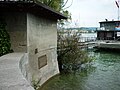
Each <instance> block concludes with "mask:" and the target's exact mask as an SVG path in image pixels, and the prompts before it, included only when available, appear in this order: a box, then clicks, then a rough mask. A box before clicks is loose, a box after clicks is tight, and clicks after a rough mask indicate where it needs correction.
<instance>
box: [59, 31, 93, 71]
mask: <svg viewBox="0 0 120 90" xmlns="http://www.w3.org/2000/svg"><path fill="white" fill-rule="evenodd" d="M61 33H62V32H59V33H58V52H57V53H58V63H59V69H60V71H63V72H73V71H76V70H78V69H79V68H80V66H81V65H82V64H84V63H88V62H90V61H91V58H90V57H89V56H88V54H87V53H86V52H85V51H83V50H81V49H80V48H79V45H78V44H79V43H78V40H79V38H78V36H77V35H73V36H63V35H62V34H61Z"/></svg>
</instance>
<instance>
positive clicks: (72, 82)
mask: <svg viewBox="0 0 120 90" xmlns="http://www.w3.org/2000/svg"><path fill="white" fill-rule="evenodd" d="M89 55H91V56H94V58H95V60H94V61H93V62H92V65H91V66H89V68H86V69H82V70H81V71H78V72H77V73H76V74H61V75H58V76H56V77H54V78H52V79H51V80H49V81H48V82H47V83H46V84H45V85H44V86H43V87H42V88H41V89H40V90H120V53H109V52H93V51H89Z"/></svg>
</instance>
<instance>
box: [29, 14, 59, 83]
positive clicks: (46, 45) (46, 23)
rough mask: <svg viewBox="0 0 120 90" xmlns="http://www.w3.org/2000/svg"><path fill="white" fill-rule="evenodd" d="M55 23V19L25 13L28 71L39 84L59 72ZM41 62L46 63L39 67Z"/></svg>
mask: <svg viewBox="0 0 120 90" xmlns="http://www.w3.org/2000/svg"><path fill="white" fill-rule="evenodd" d="M56 23H57V21H53V20H48V19H45V18H41V17H38V16H35V15H32V14H29V13H28V14H27V47H28V48H27V50H28V51H27V52H28V58H29V72H30V73H31V75H32V76H33V77H34V78H35V79H36V80H39V79H40V85H41V84H43V83H44V82H45V81H47V80H48V79H49V78H50V77H52V76H54V75H56V74H58V73H59V69H58V62H57V52H56V51H57V50H56V49H57V25H56ZM43 57H44V58H43ZM39 61H40V62H39ZM46 61H47V62H46ZM43 62H44V63H45V62H46V64H47V65H44V66H43V67H42V68H40V67H39V64H42V63H43ZM28 77H31V76H28ZM29 80H30V78H29Z"/></svg>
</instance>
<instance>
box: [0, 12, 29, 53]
mask: <svg viewBox="0 0 120 90" xmlns="http://www.w3.org/2000/svg"><path fill="white" fill-rule="evenodd" d="M2 14H3V15H2V16H3V17H4V19H5V22H6V23H7V27H6V29H7V31H8V32H9V35H10V39H11V45H12V46H11V47H12V49H13V51H14V52H26V51H27V23H26V22H27V18H26V14H25V13H22V12H19V13H17V12H15V13H14V12H12V13H9V12H7V13H2Z"/></svg>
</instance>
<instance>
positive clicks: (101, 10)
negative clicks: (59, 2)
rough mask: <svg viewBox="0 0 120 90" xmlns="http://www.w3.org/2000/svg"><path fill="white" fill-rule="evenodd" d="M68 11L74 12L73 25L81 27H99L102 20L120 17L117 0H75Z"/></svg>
mask: <svg viewBox="0 0 120 90" xmlns="http://www.w3.org/2000/svg"><path fill="white" fill-rule="evenodd" d="M71 1H72V0H69V2H68V4H67V6H68V5H69V4H70V3H71ZM68 11H69V12H70V13H71V14H72V26H74V25H75V24H77V26H79V27H99V22H100V21H105V19H108V20H112V19H114V20H117V18H118V13H117V12H118V8H117V6H116V4H115V0H73V4H72V6H71V7H70V8H68Z"/></svg>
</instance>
